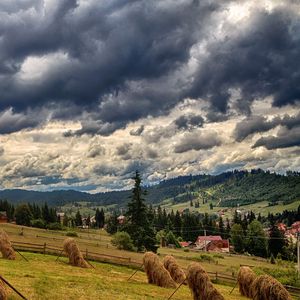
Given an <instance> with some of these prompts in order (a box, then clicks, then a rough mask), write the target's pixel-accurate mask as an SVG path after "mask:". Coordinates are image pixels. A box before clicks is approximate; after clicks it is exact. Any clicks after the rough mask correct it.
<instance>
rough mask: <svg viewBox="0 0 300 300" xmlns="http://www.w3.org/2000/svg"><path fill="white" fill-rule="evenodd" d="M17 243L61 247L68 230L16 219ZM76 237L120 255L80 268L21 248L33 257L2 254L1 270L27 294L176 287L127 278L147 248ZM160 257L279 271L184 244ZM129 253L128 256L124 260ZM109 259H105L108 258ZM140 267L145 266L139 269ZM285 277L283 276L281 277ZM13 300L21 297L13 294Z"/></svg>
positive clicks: (141, 292) (184, 292) (11, 229)
mask: <svg viewBox="0 0 300 300" xmlns="http://www.w3.org/2000/svg"><path fill="white" fill-rule="evenodd" d="M0 228H2V229H4V230H5V231H6V232H7V233H8V235H9V236H10V239H11V240H12V242H13V243H18V242H19V243H20V242H22V243H34V244H41V245H43V244H44V243H46V245H47V247H51V246H53V247H57V248H59V249H62V243H63V240H64V239H65V238H66V231H49V230H44V229H37V228H28V227H22V226H17V225H13V224H1V225H0ZM77 234H78V237H76V238H75V239H76V241H77V243H78V245H79V247H80V249H81V250H82V251H83V253H85V251H86V250H87V252H88V253H90V252H95V253H99V255H100V254H103V255H106V256H107V257H109V256H115V257H119V258H120V259H115V260H114V259H112V260H110V259H108V260H106V263H104V262H98V261H97V262H96V261H92V260H91V261H90V262H91V264H92V265H93V266H94V267H95V269H93V268H89V269H81V268H77V267H72V266H69V265H68V264H67V259H66V258H65V257H61V258H59V260H58V261H56V256H53V255H47V254H46V255H44V254H39V253H31V252H21V254H22V255H24V256H25V257H26V258H27V259H28V260H29V262H26V261H25V260H23V259H22V258H21V256H20V255H17V260H16V261H7V260H4V259H0V274H1V275H2V276H4V277H5V278H6V279H7V280H8V281H9V282H11V283H12V284H13V285H14V286H15V287H16V288H18V289H19V290H20V291H21V292H22V293H24V295H26V296H27V297H28V299H57V298H58V297H59V298H60V299H91V298H96V299H112V298H114V299H125V298H126V299H167V298H168V296H169V295H170V294H171V293H172V289H165V288H160V287H156V286H153V285H149V284H147V279H146V275H145V273H144V272H142V271H138V272H137V274H136V275H135V276H134V277H133V278H132V279H131V280H130V281H127V279H128V277H129V276H130V275H131V274H132V273H133V272H134V270H135V269H136V268H137V267H138V266H140V265H141V262H142V257H143V254H142V253H134V252H128V251H123V250H118V249H116V248H115V247H113V246H112V245H111V244H110V239H111V238H110V236H109V235H107V233H106V232H105V231H103V230H84V231H83V230H80V231H77ZM159 254H160V257H161V258H162V257H163V256H164V255H167V254H172V255H174V257H175V258H176V260H177V261H178V263H179V264H180V266H181V267H182V268H183V269H186V268H187V266H188V265H189V264H190V263H191V262H192V261H199V262H200V263H201V265H202V266H203V268H204V269H205V270H206V271H207V272H213V273H216V272H217V273H218V274H224V275H226V276H228V277H230V276H236V274H237V271H238V269H239V267H240V265H251V266H253V267H254V269H255V270H257V271H258V273H261V272H263V270H264V271H267V272H269V273H271V274H272V273H274V274H276V270H278V265H272V264H270V263H269V262H268V261H267V260H265V259H261V258H257V257H247V256H235V255H225V254H224V255H223V254H222V255H220V254H217V255H216V254H207V253H199V252H193V251H189V252H186V250H183V249H169V248H160V249H159ZM121 258H125V259H128V260H125V265H121V264H124V260H122V259H121ZM103 261H105V259H104V260H103ZM290 268H291V266H290V265H286V264H282V265H281V266H280V270H281V271H282V274H279V275H278V276H279V278H278V279H279V280H281V281H283V282H284V281H285V279H286V278H285V276H286V274H288V271H289V270H290ZM139 269H140V268H139ZM280 276H281V277H280ZM218 283H219V284H216V287H217V289H218V290H220V291H221V293H222V294H223V295H224V296H225V299H228V300H235V299H246V298H243V297H241V296H240V295H239V293H238V290H237V289H235V290H234V292H233V293H232V294H231V295H230V294H229V293H230V291H231V289H232V286H233V283H234V281H231V282H223V281H219V282H218ZM10 299H18V296H16V295H15V294H13V293H11V296H10ZM172 299H192V297H191V295H190V291H189V290H188V288H187V287H185V286H184V287H182V288H181V289H180V290H179V291H178V293H176V294H175V296H174V297H173V298H172Z"/></svg>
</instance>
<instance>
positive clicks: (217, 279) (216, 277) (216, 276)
mask: <svg viewBox="0 0 300 300" xmlns="http://www.w3.org/2000/svg"><path fill="white" fill-rule="evenodd" d="M216 282H218V272H216Z"/></svg>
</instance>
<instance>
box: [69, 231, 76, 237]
mask: <svg viewBox="0 0 300 300" xmlns="http://www.w3.org/2000/svg"><path fill="white" fill-rule="evenodd" d="M66 236H72V237H78V234H77V232H75V231H68V232H67V233H66Z"/></svg>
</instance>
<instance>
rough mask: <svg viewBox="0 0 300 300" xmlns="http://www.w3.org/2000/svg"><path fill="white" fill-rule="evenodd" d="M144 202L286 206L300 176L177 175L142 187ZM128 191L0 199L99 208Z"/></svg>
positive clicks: (123, 198)
mask: <svg viewBox="0 0 300 300" xmlns="http://www.w3.org/2000/svg"><path fill="white" fill-rule="evenodd" d="M146 188H147V190H148V195H147V196H146V199H147V202H148V203H152V204H159V203H161V202H162V201H164V200H166V199H168V200H170V199H171V200H172V201H173V202H174V203H179V202H186V201H189V200H192V199H198V200H199V201H209V200H216V201H217V203H218V204H219V205H220V206H235V205H237V204H239V205H243V204H249V203H255V202H259V201H262V200H267V201H269V202H278V201H281V202H284V203H290V202H293V201H296V200H299V199H300V173H295V172H289V173H288V174H287V175H279V174H275V173H270V172H265V171H263V170H252V171H251V172H248V171H232V172H226V173H222V174H220V175H195V176H192V175H190V176H180V177H177V178H174V179H169V180H165V181H162V182H160V183H159V184H157V185H154V186H149V187H146ZM129 196H130V191H114V192H107V193H98V194H89V193H84V192H78V191H73V190H68V191H65V190H58V191H52V192H37V191H25V190H2V191H0V199H6V200H8V201H10V202H12V203H20V202H35V203H44V202H47V203H48V204H49V205H63V204H66V203H70V202H79V201H87V202H97V204H99V205H110V204H118V205H119V206H120V205H121V206H124V205H126V203H127V201H128V197H129Z"/></svg>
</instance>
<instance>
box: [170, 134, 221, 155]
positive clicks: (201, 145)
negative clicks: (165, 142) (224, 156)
mask: <svg viewBox="0 0 300 300" xmlns="http://www.w3.org/2000/svg"><path fill="white" fill-rule="evenodd" d="M219 145H221V140H220V138H219V137H218V136H217V134H216V133H215V132H208V133H201V132H200V133H199V132H197V133H196V132H193V133H186V134H185V135H184V137H183V138H182V139H181V141H180V142H179V143H178V144H177V145H176V146H175V149H174V152H175V153H183V152H187V151H190V150H197V151H198V150H207V149H211V148H213V147H215V146H219Z"/></svg>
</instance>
